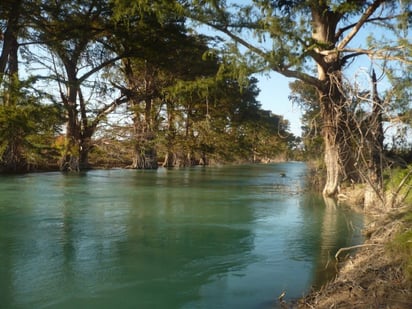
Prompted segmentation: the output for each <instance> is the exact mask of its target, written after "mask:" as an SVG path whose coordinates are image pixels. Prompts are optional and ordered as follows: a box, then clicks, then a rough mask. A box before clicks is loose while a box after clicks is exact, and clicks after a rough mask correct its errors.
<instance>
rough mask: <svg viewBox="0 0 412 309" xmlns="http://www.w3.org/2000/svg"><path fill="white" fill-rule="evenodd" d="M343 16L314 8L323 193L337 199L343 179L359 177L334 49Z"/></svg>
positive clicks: (324, 7) (320, 7)
mask: <svg viewBox="0 0 412 309" xmlns="http://www.w3.org/2000/svg"><path fill="white" fill-rule="evenodd" d="M340 17H341V16H340V14H339V13H335V12H332V11H330V10H329V9H328V7H327V6H326V5H322V4H320V5H319V6H316V5H314V6H313V7H312V18H313V33H312V38H313V39H314V40H315V42H316V44H317V45H318V47H316V48H315V51H316V54H315V56H314V59H315V60H316V62H317V67H318V79H319V81H320V86H318V95H319V103H320V110H321V117H322V122H323V129H322V136H323V142H324V147H325V149H324V151H325V156H324V163H325V167H326V183H325V187H324V189H323V194H324V196H326V197H331V196H334V195H335V194H336V193H337V192H338V190H339V185H340V182H341V181H342V179H343V178H344V177H346V178H356V175H354V174H353V167H354V166H353V165H354V159H353V156H352V152H351V149H350V144H348V140H347V139H346V138H345V137H346V135H347V133H348V130H351V128H350V125H348V123H350V119H351V114H350V112H348V110H347V106H346V99H345V94H344V93H343V82H342V74H341V69H342V66H341V62H340V55H339V53H338V52H337V51H335V50H334V48H335V44H336V39H337V38H336V37H335V35H334V34H335V33H336V26H337V23H338V21H339V19H340Z"/></svg>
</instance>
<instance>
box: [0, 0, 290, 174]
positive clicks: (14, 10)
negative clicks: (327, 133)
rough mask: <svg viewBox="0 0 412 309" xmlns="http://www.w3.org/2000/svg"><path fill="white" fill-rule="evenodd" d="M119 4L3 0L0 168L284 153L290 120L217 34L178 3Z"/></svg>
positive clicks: (72, 167)
mask: <svg viewBox="0 0 412 309" xmlns="http://www.w3.org/2000/svg"><path fill="white" fill-rule="evenodd" d="M130 5H131V6H133V2H131V3H130ZM146 5H147V6H150V5H156V1H155V2H153V3H152V4H149V3H147V4H146ZM120 7H121V6H120V4H118V3H117V4H116V3H114V2H112V1H108V0H76V1H72V0H70V1H69V0H58V1H33V0H5V1H2V2H1V4H0V31H1V32H0V36H1V40H0V48H1V49H0V51H1V54H0V172H17V171H30V170H36V169H46V168H59V169H60V170H62V171H79V170H82V169H88V168H90V167H91V166H96V165H99V166H102V165H107V166H113V165H123V166H124V165H128V166H130V167H132V168H138V169H153V168H157V167H158V165H159V164H161V165H163V166H166V167H173V166H192V165H194V164H205V165H206V164H210V163H216V162H244V161H248V162H257V161H261V160H272V159H276V158H283V159H284V158H286V157H287V156H290V155H291V152H290V150H291V148H293V147H294V146H296V143H297V142H298V139H297V138H296V137H294V136H293V135H292V134H291V133H290V132H289V123H288V121H286V120H285V119H283V117H282V116H279V115H275V114H273V113H271V112H269V111H265V110H263V109H262V108H261V105H260V103H259V102H258V101H257V96H258V94H259V89H258V86H257V80H256V78H254V77H252V75H251V73H252V71H248V72H246V74H245V78H243V79H239V78H236V76H234V74H233V71H232V70H231V65H232V64H231V62H230V61H229V60H228V59H226V58H224V57H221V56H219V55H218V54H217V53H214V52H212V51H211V47H212V46H217V45H219V44H221V42H220V41H219V39H218V38H214V37H207V36H204V35H199V34H196V33H194V32H192V31H190V29H189V28H188V27H187V26H186V19H185V17H183V16H182V15H181V14H178V12H176V11H174V10H164V8H163V9H162V10H161V11H160V10H159V11H157V10H147V9H139V7H137V6H136V7H135V9H134V10H133V11H127V10H124V11H122V10H119V8H120ZM159 12H162V14H161V16H160V15H159V14H158V13H159Z"/></svg>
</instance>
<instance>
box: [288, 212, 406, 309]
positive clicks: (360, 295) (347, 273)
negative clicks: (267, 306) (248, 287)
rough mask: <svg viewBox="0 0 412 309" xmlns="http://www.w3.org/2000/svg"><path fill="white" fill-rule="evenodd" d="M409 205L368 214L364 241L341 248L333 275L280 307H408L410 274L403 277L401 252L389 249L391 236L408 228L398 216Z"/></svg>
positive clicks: (402, 308)
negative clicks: (312, 289)
mask: <svg viewBox="0 0 412 309" xmlns="http://www.w3.org/2000/svg"><path fill="white" fill-rule="evenodd" d="M406 212H410V208H409V210H408V209H406V208H405V209H403V210H399V209H398V210H396V211H392V212H390V213H388V214H385V215H380V216H375V217H372V218H371V220H370V223H369V224H368V225H367V226H366V228H365V229H364V233H365V236H366V238H367V239H366V241H365V243H364V244H362V245H360V246H359V247H357V248H352V249H348V250H342V251H341V252H339V254H338V258H339V260H340V261H342V262H341V264H340V269H339V271H338V274H337V276H336V278H335V279H334V280H333V281H331V282H329V283H327V284H326V285H325V286H323V287H322V288H321V289H320V290H318V291H312V292H311V293H309V294H308V295H307V296H306V297H304V298H303V299H300V300H299V301H298V302H296V303H294V304H290V305H286V304H284V305H285V306H283V307H284V308H319V309H322V308H328V309H330V308H339V309H340V308H351V309H354V308H359V309H361V308H362V309H363V308H385V309H386V308H393V309H410V308H412V289H411V280H412V279H411V278H406V276H405V271H404V267H405V266H404V256H402V255H401V254H397V252H396V250H395V251H394V250H393V249H392V250H391V249H390V244H391V242H392V241H393V239H394V237H396V235H398V234H399V233H400V232H405V231H410V230H411V226H410V224H406V223H405V222H404V221H403V220H402V218H403V217H404V215H405V213H406Z"/></svg>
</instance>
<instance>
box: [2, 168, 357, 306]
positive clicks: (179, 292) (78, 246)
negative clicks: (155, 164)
mask: <svg viewBox="0 0 412 309" xmlns="http://www.w3.org/2000/svg"><path fill="white" fill-rule="evenodd" d="M281 172H285V173H286V175H287V176H286V177H281V176H280V173H281ZM305 172H306V167H305V165H304V164H302V163H282V164H273V165H250V166H225V167H209V168H192V169H176V170H166V169H159V170H158V171H134V170H104V171H90V172H87V173H84V174H81V175H63V174H60V173H42V174H29V175H23V176H2V177H0V194H1V195H0V308H271V307H273V306H276V300H277V297H278V296H279V294H280V293H281V292H282V291H286V293H287V294H286V296H287V298H298V297H300V296H302V295H303V294H304V293H305V292H306V291H308V289H309V288H310V287H311V286H312V285H319V284H321V283H323V282H324V281H325V280H327V279H328V278H330V277H331V276H333V275H334V274H333V271H332V272H331V271H330V268H332V269H333V263H332V262H333V255H334V254H335V252H336V250H337V249H338V248H339V247H343V246H348V245H351V244H354V243H357V242H360V236H359V229H360V228H361V226H362V217H361V216H359V215H357V214H354V213H351V212H349V211H347V210H343V209H340V208H339V207H334V206H330V205H329V206H326V205H325V204H324V202H323V200H322V199H321V198H320V197H319V196H317V195H313V194H310V193H304V192H303V190H302V189H303V188H304V175H305ZM354 228H355V229H354ZM330 259H332V261H330V263H328V261H329V260H330ZM326 265H329V266H330V267H329V269H326V268H325V267H326Z"/></svg>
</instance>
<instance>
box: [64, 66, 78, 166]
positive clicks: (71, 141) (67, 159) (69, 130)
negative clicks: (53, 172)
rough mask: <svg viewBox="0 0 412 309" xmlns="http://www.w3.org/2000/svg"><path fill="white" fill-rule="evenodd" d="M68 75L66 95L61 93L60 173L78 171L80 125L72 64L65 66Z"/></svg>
mask: <svg viewBox="0 0 412 309" xmlns="http://www.w3.org/2000/svg"><path fill="white" fill-rule="evenodd" d="M66 71H67V75H68V80H69V82H68V84H69V86H68V89H67V91H68V95H67V96H65V95H64V94H63V93H61V97H62V100H63V104H64V107H65V108H66V112H67V125H66V143H65V147H64V150H63V156H62V158H61V160H60V170H61V171H62V172H74V171H75V172H78V171H80V164H79V156H80V124H79V120H78V111H77V104H76V102H77V93H78V85H77V79H76V66H75V65H74V64H72V63H69V64H67V65H66Z"/></svg>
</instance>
